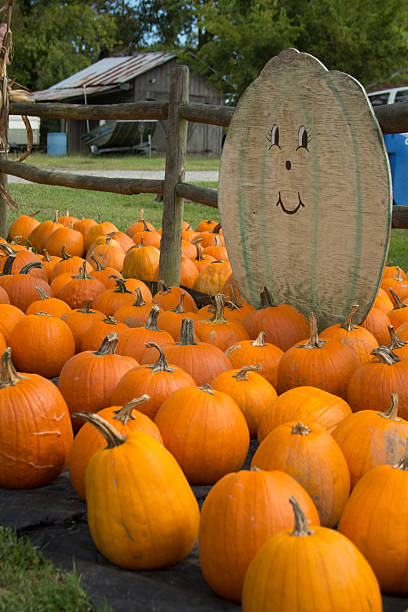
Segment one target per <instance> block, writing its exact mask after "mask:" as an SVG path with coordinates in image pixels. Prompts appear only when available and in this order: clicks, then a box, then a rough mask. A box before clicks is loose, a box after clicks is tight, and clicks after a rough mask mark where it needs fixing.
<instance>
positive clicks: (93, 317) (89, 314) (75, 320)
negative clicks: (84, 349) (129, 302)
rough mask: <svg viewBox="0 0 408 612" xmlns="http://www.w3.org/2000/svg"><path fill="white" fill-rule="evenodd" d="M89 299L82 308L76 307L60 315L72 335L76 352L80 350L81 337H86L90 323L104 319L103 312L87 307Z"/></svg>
mask: <svg viewBox="0 0 408 612" xmlns="http://www.w3.org/2000/svg"><path fill="white" fill-rule="evenodd" d="M90 301H91V300H90ZM90 301H89V302H88V303H87V304H85V306H84V307H83V308H76V309H75V310H71V311H70V312H69V313H68V314H66V315H63V316H62V320H63V321H65V323H66V324H67V325H68V327H69V328H70V330H71V331H72V335H73V336H74V340H75V352H76V353H78V352H79V351H80V350H81V344H82V338H85V337H86V334H87V332H88V329H89V328H90V327H91V326H92V324H93V323H95V321H103V320H104V319H105V315H104V314H103V312H99V311H98V310H92V309H91V308H89V304H90Z"/></svg>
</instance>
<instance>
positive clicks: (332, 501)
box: [251, 421, 350, 527]
mask: <svg viewBox="0 0 408 612" xmlns="http://www.w3.org/2000/svg"><path fill="white" fill-rule="evenodd" d="M251 467H258V468H261V469H263V470H280V471H282V472H286V473H287V474H290V475H291V476H293V478H295V480H297V481H298V483H299V484H300V485H302V487H303V488H304V489H305V491H307V492H308V493H309V495H310V497H311V499H312V500H313V502H314V504H315V505H316V508H317V511H318V513H319V518H320V522H321V524H322V525H324V526H326V527H334V526H335V525H337V523H338V522H339V519H340V517H341V514H342V512H343V510H344V506H345V505H346V502H347V499H348V496H349V493H350V472H349V469H348V465H347V461H346V459H345V457H344V455H343V453H342V451H341V449H340V447H339V446H338V444H337V443H336V442H335V440H334V439H333V437H332V436H331V434H330V433H329V432H328V431H326V430H325V429H324V427H322V426H321V425H317V424H316V423H308V425H304V424H303V423H302V422H300V421H298V422H296V421H289V422H288V423H283V424H282V425H279V426H278V427H276V428H275V429H274V430H273V431H271V432H270V433H269V434H268V435H267V436H266V438H265V439H264V440H263V442H262V444H261V445H260V446H259V448H258V449H257V450H256V452H255V455H254V456H253V458H252V461H251Z"/></svg>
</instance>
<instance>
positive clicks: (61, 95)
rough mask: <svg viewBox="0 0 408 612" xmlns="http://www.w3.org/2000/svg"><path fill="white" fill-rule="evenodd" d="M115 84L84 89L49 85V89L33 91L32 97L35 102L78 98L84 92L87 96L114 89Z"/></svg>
mask: <svg viewBox="0 0 408 612" xmlns="http://www.w3.org/2000/svg"><path fill="white" fill-rule="evenodd" d="M115 87H116V85H110V86H105V87H85V91H84V89H83V88H82V87H75V88H68V87H67V88H65V89H59V88H58V89H57V88H55V87H51V88H50V89H43V90H41V91H35V92H34V93H33V98H34V100H35V101H36V102H52V101H53V100H65V99H68V98H78V96H83V95H84V93H86V95H87V96H89V95H91V94H94V93H100V92H102V91H107V90H108V89H115Z"/></svg>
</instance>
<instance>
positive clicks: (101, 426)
mask: <svg viewBox="0 0 408 612" xmlns="http://www.w3.org/2000/svg"><path fill="white" fill-rule="evenodd" d="M71 416H72V417H74V418H77V419H83V420H84V421H87V422H88V423H91V425H93V426H94V427H95V428H96V429H97V430H98V431H99V433H100V434H102V435H103V437H104V438H105V440H106V441H107V443H108V445H107V446H106V447H105V450H106V449H108V448H114V447H115V446H120V445H121V444H123V443H124V442H125V441H126V440H127V437H126V436H123V435H122V434H120V433H119V432H118V431H117V429H115V428H114V427H113V425H111V424H110V423H108V421H106V420H105V419H103V418H102V417H101V416H99V414H96V413H95V412H75V413H74V414H72V415H71Z"/></svg>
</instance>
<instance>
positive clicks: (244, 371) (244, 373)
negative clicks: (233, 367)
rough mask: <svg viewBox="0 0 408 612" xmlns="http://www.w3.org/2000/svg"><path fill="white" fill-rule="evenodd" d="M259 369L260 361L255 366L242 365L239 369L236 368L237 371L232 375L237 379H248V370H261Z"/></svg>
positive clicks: (260, 367)
mask: <svg viewBox="0 0 408 612" xmlns="http://www.w3.org/2000/svg"><path fill="white" fill-rule="evenodd" d="M261 369H262V366H261V364H260V363H258V365H256V366H253V365H246V366H243V367H242V368H241V369H240V370H238V372H236V373H235V374H233V375H232V376H233V378H236V379H237V380H239V381H241V380H248V372H253V371H256V370H261Z"/></svg>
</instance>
